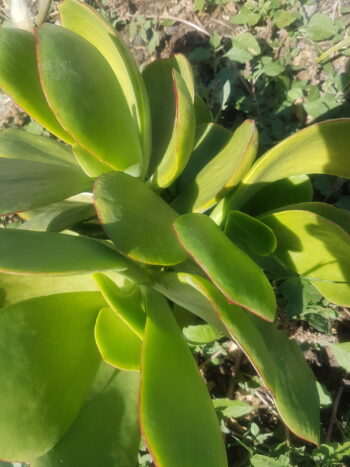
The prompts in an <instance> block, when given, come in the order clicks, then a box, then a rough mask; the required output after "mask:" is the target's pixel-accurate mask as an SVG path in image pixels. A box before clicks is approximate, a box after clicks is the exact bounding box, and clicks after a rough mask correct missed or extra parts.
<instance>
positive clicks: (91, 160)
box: [73, 145, 113, 178]
mask: <svg viewBox="0 0 350 467" xmlns="http://www.w3.org/2000/svg"><path fill="white" fill-rule="evenodd" d="M73 152H74V155H75V157H76V160H77V161H78V164H79V165H80V167H81V168H82V169H83V170H84V172H85V173H86V175H88V176H89V177H93V178H95V177H99V176H100V175H102V174H104V173H106V172H112V171H113V169H112V167H110V166H108V165H106V164H104V163H103V162H101V161H99V160H98V159H96V157H94V156H92V155H91V154H90V153H88V152H87V151H85V150H84V149H82V148H81V147H79V146H77V145H75V146H74V148H73Z"/></svg>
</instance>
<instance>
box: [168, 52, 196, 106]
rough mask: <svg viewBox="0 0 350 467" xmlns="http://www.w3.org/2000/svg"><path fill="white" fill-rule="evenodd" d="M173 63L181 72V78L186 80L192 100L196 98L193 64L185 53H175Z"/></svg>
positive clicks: (172, 58)
mask: <svg viewBox="0 0 350 467" xmlns="http://www.w3.org/2000/svg"><path fill="white" fill-rule="evenodd" d="M170 60H171V64H172V66H173V68H175V70H176V71H177V72H178V73H179V74H180V76H181V78H182V79H183V80H184V81H185V83H186V86H187V89H188V92H189V94H190V96H191V100H192V102H194V100H195V89H194V88H195V85H194V77H193V71H192V67H191V64H190V62H189V60H188V59H187V58H186V57H185V55H183V54H175V55H173V56H172V57H171V59H170Z"/></svg>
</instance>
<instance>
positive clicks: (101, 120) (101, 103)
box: [38, 24, 142, 175]
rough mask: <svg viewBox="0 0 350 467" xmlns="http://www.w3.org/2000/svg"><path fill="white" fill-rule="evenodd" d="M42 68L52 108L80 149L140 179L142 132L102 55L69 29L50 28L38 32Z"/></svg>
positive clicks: (39, 56)
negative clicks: (139, 133) (137, 127)
mask: <svg viewBox="0 0 350 467" xmlns="http://www.w3.org/2000/svg"><path fill="white" fill-rule="evenodd" d="M38 62H39V72H40V76H41V83H42V86H43V90H44V92H45V95H46V98H47V100H48V102H49V104H50V107H51V108H53V109H54V112H55V115H56V116H57V119H58V120H59V121H60V123H61V124H62V126H63V127H64V128H66V129H67V130H68V131H69V133H70V134H72V136H73V137H74V139H75V141H76V142H77V143H78V144H79V146H81V147H82V148H83V149H85V150H86V151H88V152H89V153H91V155H93V156H94V157H96V158H97V159H98V160H99V161H101V162H103V163H105V164H106V165H109V166H110V167H112V168H113V169H116V170H125V171H129V172H131V173H133V174H135V175H139V174H140V170H141V168H140V165H141V163H142V154H141V148H140V141H139V137H138V134H137V130H136V128H135V126H134V122H133V119H132V116H131V114H130V111H129V107H128V104H127V102H126V99H125V96H124V94H123V91H122V89H121V87H120V85H119V83H118V81H117V79H116V77H115V75H114V73H113V71H112V69H111V68H110V66H109V65H108V63H107V62H106V60H105V59H104V58H103V56H102V55H101V54H100V53H99V52H98V50H96V49H95V47H94V46H93V45H91V44H90V43H89V42H88V41H87V40H85V39H84V38H83V37H81V36H79V35H78V34H76V33H74V32H72V31H70V30H68V29H65V28H61V27H59V26H55V25H52V24H45V25H43V26H41V27H40V29H39V31H38ZM92 70H93V72H92Z"/></svg>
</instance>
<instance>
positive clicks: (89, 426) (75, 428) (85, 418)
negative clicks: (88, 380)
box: [31, 364, 140, 467]
mask: <svg viewBox="0 0 350 467" xmlns="http://www.w3.org/2000/svg"><path fill="white" fill-rule="evenodd" d="M138 386H139V375H138V373H135V372H128V371H117V370H115V369H114V368H112V367H110V366H109V365H107V364H102V365H101V368H100V370H99V371H98V373H97V377H96V379H95V381H94V384H93V387H92V389H91V392H90V394H89V395H88V398H87V400H86V402H85V404H84V405H83V407H82V409H81V411H80V413H79V415H78V417H77V418H76V420H75V422H74V423H73V425H72V426H71V427H70V429H69V430H68V431H67V433H66V434H65V435H64V436H63V438H62V439H61V440H60V441H59V442H58V443H57V444H56V446H55V447H54V448H53V449H52V450H51V451H50V452H48V453H47V454H46V455H45V456H43V457H40V458H39V459H36V460H35V461H34V462H32V463H31V466H32V467H63V466H64V467H80V466H85V467H88V466H94V467H116V466H120V467H135V465H136V463H137V454H138V448H139V442H140V434H139V427H138V416H137V415H138V414H137V400H138Z"/></svg>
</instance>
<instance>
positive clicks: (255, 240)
mask: <svg viewBox="0 0 350 467" xmlns="http://www.w3.org/2000/svg"><path fill="white" fill-rule="evenodd" d="M225 234H226V235H227V237H228V238H229V239H230V240H231V241H232V242H233V243H236V244H238V245H240V246H242V247H243V248H247V249H248V250H250V251H251V252H252V253H254V254H256V255H259V256H268V255H270V254H271V253H272V252H273V251H274V250H275V249H276V246H277V242H276V237H275V234H274V233H273V231H272V230H271V229H270V228H269V227H268V226H267V225H266V224H264V223H263V222H261V221H259V220H258V219H255V218H254V217H251V216H249V215H248V214H245V213H244V212H240V211H230V212H229V214H228V216H227V221H226V225H225Z"/></svg>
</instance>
